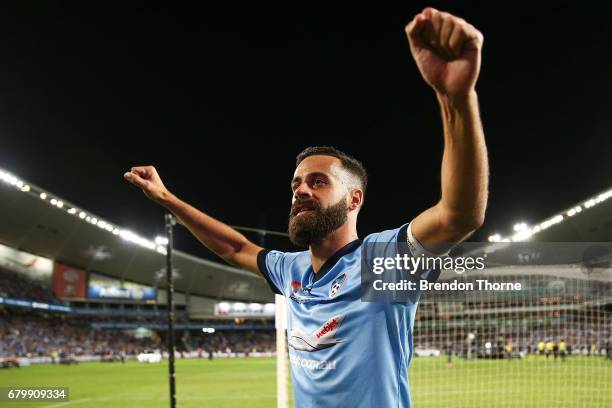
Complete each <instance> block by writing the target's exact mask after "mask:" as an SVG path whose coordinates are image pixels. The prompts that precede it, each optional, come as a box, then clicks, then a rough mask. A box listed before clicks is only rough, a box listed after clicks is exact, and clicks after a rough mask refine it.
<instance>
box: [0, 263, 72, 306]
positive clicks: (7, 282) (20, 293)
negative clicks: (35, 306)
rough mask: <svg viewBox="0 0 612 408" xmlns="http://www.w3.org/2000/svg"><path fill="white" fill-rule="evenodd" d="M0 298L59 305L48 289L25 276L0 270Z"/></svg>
mask: <svg viewBox="0 0 612 408" xmlns="http://www.w3.org/2000/svg"><path fill="white" fill-rule="evenodd" d="M0 296H2V297H11V298H16V299H24V300H30V301H36V302H41V303H51V304H61V302H60V301H59V300H58V299H57V298H56V297H55V296H54V295H53V293H52V292H51V291H50V290H49V289H48V288H45V287H44V286H42V285H41V284H39V283H37V282H36V281H34V280H31V279H29V278H28V277H27V276H25V275H23V274H21V273H17V272H13V271H9V270H7V269H5V268H0Z"/></svg>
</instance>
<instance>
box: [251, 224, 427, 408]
mask: <svg viewBox="0 0 612 408" xmlns="http://www.w3.org/2000/svg"><path fill="white" fill-rule="evenodd" d="M407 229H408V226H407V225H404V226H402V227H400V228H397V229H394V230H388V231H383V232H380V233H375V234H372V235H368V236H367V237H366V238H365V239H364V240H363V242H361V241H360V240H356V241H353V242H351V243H349V244H347V245H346V246H344V247H343V248H341V249H340V250H339V251H338V252H337V253H336V254H335V255H334V256H333V257H332V258H330V259H329V260H328V261H327V262H326V263H325V264H324V265H323V267H322V268H321V270H320V271H319V272H318V273H317V274H316V275H315V274H314V272H313V269H312V265H311V261H310V253H309V252H308V251H304V252H295V253H289V252H279V251H269V250H262V251H261V252H260V253H259V256H258V265H259V269H260V271H261V272H262V274H263V275H264V277H265V278H266V280H267V281H268V283H269V285H270V287H271V288H272V290H273V291H274V292H275V293H278V294H282V295H284V296H285V298H286V301H287V339H288V344H289V360H290V363H291V372H292V379H293V386H294V399H295V406H296V407H299V408H301V407H326V408H327V407H385V408H386V407H410V390H409V385H408V373H407V368H408V364H409V363H410V359H411V357H412V329H413V325H414V316H415V312H416V307H417V303H418V299H419V296H420V293H418V292H416V291H415V293H414V296H413V297H412V296H411V299H412V300H411V301H407V302H362V301H361V299H360V296H361V287H360V285H361V275H360V273H361V257H362V251H367V250H368V248H372V247H374V246H372V245H367V244H369V243H370V244H371V243H381V244H382V245H378V244H377V245H376V246H375V247H377V248H381V247H383V248H386V249H385V254H381V255H382V256H390V257H394V256H395V254H397V253H402V254H403V253H406V252H409V251H410V250H409V249H408V246H406V247H405V248H406V249H402V248H404V247H402V246H399V247H398V242H399V243H405V242H406V241H407V234H408V232H407ZM385 243H387V244H385ZM362 244H363V245H362ZM410 248H414V247H412V246H410ZM402 251H403V252H402ZM363 255H364V256H365V255H366V254H363ZM369 255H370V254H368V256H369ZM409 255H410V254H409Z"/></svg>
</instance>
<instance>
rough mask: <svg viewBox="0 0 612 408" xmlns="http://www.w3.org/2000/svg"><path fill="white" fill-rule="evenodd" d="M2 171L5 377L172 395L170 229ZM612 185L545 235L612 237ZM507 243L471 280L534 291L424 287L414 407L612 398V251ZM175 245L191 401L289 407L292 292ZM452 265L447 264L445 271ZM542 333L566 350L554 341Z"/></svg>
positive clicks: (183, 395) (183, 378) (119, 393)
mask: <svg viewBox="0 0 612 408" xmlns="http://www.w3.org/2000/svg"><path fill="white" fill-rule="evenodd" d="M1 178H2V181H3V183H2V184H1V185H0V186H1V189H0V194H1V195H2V196H1V198H0V199H1V201H2V202H3V203H4V205H3V207H2V212H1V213H0V216H1V217H2V225H3V228H2V236H1V237H0V239H1V240H2V242H3V244H2V246H1V247H0V249H1V250H2V259H1V266H2V276H1V279H2V286H1V287H0V288H1V290H2V293H1V297H0V301H1V303H0V304H1V305H2V307H1V309H0V310H1V311H2V338H1V343H0V346H1V350H0V351H1V353H2V359H3V363H2V364H3V367H6V368H7V369H6V370H2V371H0V376H2V377H1V378H2V384H3V385H5V386H20V387H28V386H37V385H39V384H45V386H47V387H51V386H58V387H60V386H61V387H66V386H67V387H69V388H70V393H71V394H70V398H71V401H72V402H73V403H74V405H77V406H78V405H81V406H100V405H101V404H104V405H105V406H124V404H125V403H126V402H127V401H129V403H130V404H132V405H134V404H135V405H139V404H143V406H144V405H146V406H155V404H159V406H164V405H165V404H166V402H165V399H166V398H165V397H163V396H164V395H166V387H165V381H166V377H165V370H164V367H163V363H161V364H160V362H159V361H154V360H151V361H149V359H148V357H147V354H146V353H150V354H152V355H154V354H155V353H158V354H161V355H162V356H163V358H167V347H166V336H167V324H166V311H167V310H166V295H165V293H166V292H165V286H164V281H163V279H160V277H163V273H161V274H160V271H162V272H163V265H164V253H165V252H166V250H165V241H164V239H163V238H162V237H157V238H156V239H152V240H149V239H147V238H144V237H140V236H138V235H136V234H135V233H133V232H131V231H127V230H124V229H123V228H122V227H121V226H118V225H115V224H112V223H110V222H108V221H105V220H104V219H103V218H102V217H101V216H98V215H96V214H91V213H90V212H88V211H87V210H86V209H83V208H80V207H79V206H78V205H76V204H72V203H69V202H67V201H65V200H63V199H62V198H61V197H58V196H56V195H54V194H53V193H52V192H49V191H46V190H43V189H42V188H38V187H35V186H34V185H32V184H29V183H28V182H27V181H24V180H20V179H18V178H17V176H14V175H12V174H11V173H8V172H6V171H2V173H1ZM611 197H612V191H607V192H604V193H601V194H599V195H597V196H595V197H593V198H588V199H586V200H584V201H583V202H580V203H577V204H576V206H574V207H572V209H568V210H564V211H562V212H560V213H559V214H558V215H554V216H553V217H552V219H558V220H559V222H556V223H554V224H550V223H549V222H548V221H544V222H543V223H540V224H539V225H540V226H541V225H544V226H545V229H544V230H542V231H539V232H538V233H537V237H538V239H539V238H540V237H542V239H543V240H545V241H546V242H549V243H550V242H555V241H557V242H561V243H563V242H566V241H567V240H569V239H571V237H574V236H576V234H577V233H578V234H579V235H580V236H586V237H589V238H590V239H589V241H591V242H606V241H607V240H609V239H610V238H611V237H612V235H611V234H612V227H611V225H612V218H611V217H610V214H612V200H610V198H611ZM578 208H579V209H580V210H577V209H578ZM569 214H572V215H571V216H570V215H569ZM547 223H548V224H550V225H546V224H547ZM536 227H537V225H536V226H533V227H531V228H532V230H533V229H534V228H536ZM523 236H525V234H523ZM517 238H518V237H517ZM491 241H492V242H490V243H489V244H488V245H485V248H489V250H490V249H491V248H494V247H496V246H497V247H499V246H500V245H502V246H503V245H512V244H511V243H510V240H509V239H505V238H503V237H493V236H492V237H491ZM517 241H518V240H517ZM515 242H516V241H515ZM495 251H497V252H498V253H502V254H503V255H498V258H499V263H500V266H496V267H492V268H491V269H487V270H486V271H484V272H483V273H482V274H481V275H480V276H479V275H477V274H471V275H468V274H466V275H464V276H463V277H462V279H464V280H465V281H466V282H468V281H474V280H476V279H479V278H482V277H487V279H490V280H495V279H498V280H501V281H504V282H507V281H508V277H509V276H510V277H512V279H514V280H513V281H517V280H518V281H520V282H522V283H523V285H524V286H525V287H526V288H528V290H523V291H521V292H518V293H513V292H507V293H503V292H502V293H492V292H486V291H483V292H469V291H468V292H463V293H461V294H459V295H457V294H456V293H454V292H448V293H446V294H433V295H431V296H428V295H426V296H424V298H423V299H422V301H421V305H420V307H419V309H418V314H417V317H416V327H415V341H414V345H415V350H414V354H415V359H414V361H413V363H412V365H411V368H410V370H411V379H412V382H411V386H412V389H413V390H414V391H413V392H414V395H415V404H418V405H417V406H432V407H436V406H447V404H451V403H452V404H454V406H470V407H476V406H483V407H485V406H506V405H505V404H506V403H505V402H504V401H507V400H512V401H514V402H513V404H517V406H552V405H555V406H568V407H570V406H572V407H575V406H585V407H586V406H588V407H604V406H608V404H609V402H610V401H611V400H612V394H610V387H609V379H610V378H611V376H612V347H611V342H612V338H611V336H612V279H611V278H612V276H611V273H612V270H611V269H610V267H609V262H610V260H611V259H610V252H609V251H608V252H607V253H606V254H605V257H606V258H601V256H600V255H601V253H598V257H597V263H596V264H595V268H593V267H591V269H590V270H589V271H586V272H585V261H584V259H583V258H581V259H579V260H577V261H576V262H575V263H565V264H559V265H552V266H551V265H540V266H535V265H501V264H503V262H504V261H503V260H502V258H508V257H509V255H508V254H507V253H505V254H504V252H508V251H509V250H508V249H507V248H504V247H501V248H500V249H495ZM518 252H521V251H518ZM521 253H523V254H524V248H523V251H522V252H521ZM513 256H514V255H510V257H513ZM175 257H176V262H175V270H176V272H175V274H176V276H175V282H176V283H175V290H176V294H175V298H176V318H175V319H176V320H175V326H174V327H175V330H176V338H177V343H176V353H177V371H178V373H179V374H178V376H177V378H178V385H177V386H178V389H179V390H180V394H179V395H180V396H179V400H180V402H181V405H184V406H202V405H205V404H210V405H211V406H236V405H239V404H240V405H242V404H243V403H244V402H242V403H241V402H240V400H241V399H244V400H245V401H247V400H248V401H249V402H248V404H249V406H272V405H274V404H275V401H276V399H277V391H279V393H278V395H282V392H281V391H282V390H277V387H278V385H277V383H283V382H284V386H285V393H286V392H287V390H289V391H290V379H289V377H288V374H287V371H286V369H285V370H282V369H280V370H279V369H278V368H277V366H276V363H275V359H276V356H277V350H279V347H281V348H280V349H281V350H283V349H284V347H286V346H285V344H284V343H283V344H280V343H278V342H277V337H276V335H277V333H278V332H277V331H276V330H275V321H274V319H275V311H276V306H278V304H277V305H275V298H274V297H273V296H272V295H271V294H270V293H269V290H268V288H267V286H266V284H265V282H264V280H263V278H258V277H254V276H253V275H249V274H246V273H245V272H243V271H241V270H237V269H235V268H232V267H229V266H226V265H223V264H219V263H215V262H212V261H208V260H205V259H198V258H195V257H193V256H190V255H188V254H185V253H182V252H177V253H176V255H175ZM506 263H507V261H506ZM202 275H203V276H206V280H205V284H203V283H202V279H197V277H198V276H202ZM452 277H453V272H450V271H445V272H443V274H442V276H441V278H440V281H442V282H443V281H444V280H445V279H446V278H449V279H450V278H452ZM277 296H278V295H277ZM281 299H282V298H281ZM281 305H282V300H281ZM281 327H282V326H281ZM284 337H285V336H284V333H281V338H284ZM541 342H544V343H552V344H553V345H554V346H553V347H554V349H553V348H551V349H550V350H544V351H543V352H541V350H539V349H538V343H541ZM561 342H564V343H565V344H566V346H565V347H564V350H563V351H562V352H561V351H559V345H560V344H561ZM149 362H150V363H153V364H148V363H149ZM155 363H157V364H155ZM285 363H286V359H285ZM18 367H19V368H18ZM278 373H280V374H281V375H284V380H283V379H282V378H281V379H280V381H279V379H278V375H279V374H278ZM101 378H103V379H105V380H104V381H103V383H104V384H103V386H100V381H101V380H100V379H101ZM200 379H202V381H203V385H202V386H199V385H198V383H199V381H200ZM125 382H129V383H130V387H129V389H125V388H124V387H122V384H124V383H125ZM448 384H453V386H452V387H449V385H448ZM99 386H100V387H99ZM160 400H161V401H163V402H160ZM534 401H535V402H534ZM5 404H6V406H10V404H7V403H5ZM23 404H24V403H22V402H20V403H18V405H16V406H24V405H23ZM530 404H536V405H530ZM25 406H27V404H26V405H25ZM32 406H39V405H37V404H34V405H32ZM50 406H55V405H50ZM58 406H59V405H58ZM508 406H510V405H508Z"/></svg>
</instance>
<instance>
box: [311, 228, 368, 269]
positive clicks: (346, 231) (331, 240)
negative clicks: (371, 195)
mask: <svg viewBox="0 0 612 408" xmlns="http://www.w3.org/2000/svg"><path fill="white" fill-rule="evenodd" d="M348 224H349V223H346V224H344V225H343V226H342V227H340V228H338V229H337V230H335V231H334V232H332V233H331V234H329V235H328V236H327V237H326V238H324V239H323V240H322V241H321V242H319V243H317V244H314V245H311V246H310V261H311V263H312V269H313V270H314V272H315V273H317V272H319V271H320V270H321V267H322V266H323V265H324V264H325V262H326V261H327V260H328V259H329V258H331V257H332V256H334V254H335V253H336V252H338V250H340V249H341V248H342V247H344V246H345V245H346V244H348V243H351V242H353V241H354V240H356V239H357V238H358V236H357V229H356V228H355V226H350V225H348Z"/></svg>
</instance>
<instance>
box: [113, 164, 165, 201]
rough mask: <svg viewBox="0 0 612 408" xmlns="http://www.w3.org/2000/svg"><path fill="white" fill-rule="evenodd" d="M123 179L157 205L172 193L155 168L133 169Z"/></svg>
mask: <svg viewBox="0 0 612 408" xmlns="http://www.w3.org/2000/svg"><path fill="white" fill-rule="evenodd" d="M123 178H125V179H126V180H127V181H129V182H130V183H132V184H133V185H135V186H136V187H139V188H141V189H142V192H143V193H145V195H146V196H147V197H149V198H150V199H151V200H153V201H155V202H157V203H160V204H161V203H163V202H164V200H166V199H167V198H168V197H169V196H170V192H169V191H168V189H167V188H166V186H164V183H162V181H161V178H160V177H159V174H157V170H155V167H153V166H139V167H132V170H131V171H128V172H126V173H125V174H124V175H123Z"/></svg>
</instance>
